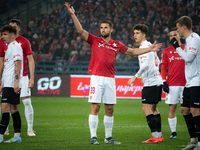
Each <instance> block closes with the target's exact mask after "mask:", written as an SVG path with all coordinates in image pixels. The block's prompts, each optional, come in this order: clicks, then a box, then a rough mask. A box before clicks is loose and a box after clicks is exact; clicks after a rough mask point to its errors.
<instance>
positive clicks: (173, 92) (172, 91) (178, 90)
mask: <svg viewBox="0 0 200 150" xmlns="http://www.w3.org/2000/svg"><path fill="white" fill-rule="evenodd" d="M183 89H184V86H169V93H166V98H165V103H166V104H177V103H178V99H179V98H180V103H181V104H182V102H183V99H182V95H183Z"/></svg>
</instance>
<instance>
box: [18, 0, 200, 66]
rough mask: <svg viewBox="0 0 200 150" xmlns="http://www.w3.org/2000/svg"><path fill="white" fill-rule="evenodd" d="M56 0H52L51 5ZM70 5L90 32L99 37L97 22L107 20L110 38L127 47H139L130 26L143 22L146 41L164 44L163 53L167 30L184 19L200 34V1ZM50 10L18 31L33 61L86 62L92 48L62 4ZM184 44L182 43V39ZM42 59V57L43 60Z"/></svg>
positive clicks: (101, 0)
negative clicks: (110, 29) (31, 51)
mask: <svg viewBox="0 0 200 150" xmlns="http://www.w3.org/2000/svg"><path fill="white" fill-rule="evenodd" d="M54 1H55V2H59V0H52V3H54ZM71 5H72V6H73V7H74V9H75V13H76V15H77V17H78V19H79V21H80V23H81V24H82V26H83V28H84V29H85V30H87V31H88V32H89V33H91V34H94V35H96V36H100V30H99V27H100V23H101V21H103V20H110V21H112V23H113V24H114V30H113V32H112V39H114V40H119V41H121V42H122V43H124V44H125V45H126V46H128V47H138V45H137V44H136V43H135V41H134V38H133V31H132V27H133V26H134V25H135V24H138V23H142V24H146V25H147V26H148V27H149V33H148V35H147V40H149V41H151V42H154V41H155V40H156V41H158V42H159V43H163V46H162V49H161V51H160V52H159V56H160V54H161V52H162V50H163V49H164V48H166V47H168V46H169V45H170V43H169V37H168V31H169V29H170V28H172V27H175V21H176V20H177V19H178V18H179V17H181V16H183V15H187V16H190V17H191V18H192V20H193V26H194V29H193V31H195V32H197V33H198V34H200V28H199V27H200V2H198V0H196V1H194V0H182V1H181V2H180V3H177V2H176V0H168V1H167V0H123V1H120V0H82V1H81V2H80V1H78V0H72V3H71ZM53 7H54V8H53V11H52V12H50V13H48V12H45V13H44V14H43V15H42V17H31V18H30V19H29V23H28V24H27V25H25V27H24V28H23V29H22V31H21V35H22V36H24V37H26V38H27V39H28V40H29V41H30V42H31V45H32V49H33V51H34V59H35V60H36V61H40V60H48V61H55V60H64V61H66V62H67V64H72V63H74V62H75V61H89V60H90V56H91V47H90V45H89V44H87V43H86V42H85V41H84V40H83V39H82V38H81V36H80V35H79V34H78V33H77V31H76V29H75V27H74V24H73V21H72V18H71V16H70V14H69V13H68V10H67V9H66V7H65V6H64V5H62V6H61V7H60V8H58V7H55V6H54V5H53ZM183 41H184V40H183ZM44 56H45V57H44ZM136 60H137V57H133V56H125V55H123V54H118V56H117V59H116V61H118V62H126V61H136Z"/></svg>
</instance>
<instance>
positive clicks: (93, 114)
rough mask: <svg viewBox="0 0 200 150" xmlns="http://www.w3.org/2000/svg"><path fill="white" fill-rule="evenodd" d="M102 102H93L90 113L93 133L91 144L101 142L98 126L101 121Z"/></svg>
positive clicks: (90, 125)
mask: <svg viewBox="0 0 200 150" xmlns="http://www.w3.org/2000/svg"><path fill="white" fill-rule="evenodd" d="M100 105H101V104H100V103H92V104H91V113H90V114H89V128H90V135H91V142H90V143H91V144H99V143H98V141H97V127H98V123H99V119H98V112H99V109H100Z"/></svg>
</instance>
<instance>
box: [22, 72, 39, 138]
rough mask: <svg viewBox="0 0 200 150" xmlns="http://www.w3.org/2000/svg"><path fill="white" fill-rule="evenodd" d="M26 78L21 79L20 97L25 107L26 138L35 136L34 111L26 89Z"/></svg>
mask: <svg viewBox="0 0 200 150" xmlns="http://www.w3.org/2000/svg"><path fill="white" fill-rule="evenodd" d="M28 80H29V79H28V76H23V77H22V88H21V93H20V97H21V98H22V102H23V104H24V107H25V117H26V121H27V126H28V129H27V135H28V136H36V134H35V133H34V130H33V117H34V111H33V106H32V104H31V90H30V88H28Z"/></svg>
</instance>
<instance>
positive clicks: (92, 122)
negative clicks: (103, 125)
mask: <svg viewBox="0 0 200 150" xmlns="http://www.w3.org/2000/svg"><path fill="white" fill-rule="evenodd" d="M98 123H99V119H98V115H91V114H90V115H89V128H90V134H91V138H92V137H97V126H98Z"/></svg>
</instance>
